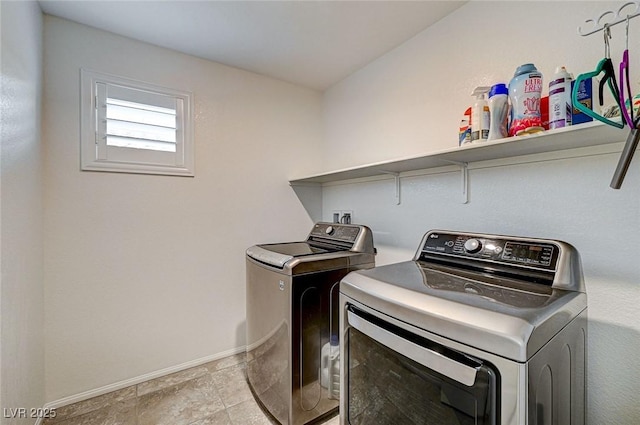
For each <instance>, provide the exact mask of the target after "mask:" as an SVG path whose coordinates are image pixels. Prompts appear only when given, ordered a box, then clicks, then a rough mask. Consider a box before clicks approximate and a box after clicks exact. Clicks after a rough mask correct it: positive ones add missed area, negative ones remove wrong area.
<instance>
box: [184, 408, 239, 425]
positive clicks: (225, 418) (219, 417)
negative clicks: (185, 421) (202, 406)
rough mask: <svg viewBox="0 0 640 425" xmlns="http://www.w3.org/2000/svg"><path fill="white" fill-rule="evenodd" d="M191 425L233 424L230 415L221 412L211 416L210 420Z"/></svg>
mask: <svg viewBox="0 0 640 425" xmlns="http://www.w3.org/2000/svg"><path fill="white" fill-rule="evenodd" d="M189 425H232V423H231V419H230V418H229V415H228V414H227V411H226V410H221V411H220V412H218V413H216V414H214V415H212V416H209V417H208V418H205V419H201V420H199V421H197V422H193V423H191V424H189Z"/></svg>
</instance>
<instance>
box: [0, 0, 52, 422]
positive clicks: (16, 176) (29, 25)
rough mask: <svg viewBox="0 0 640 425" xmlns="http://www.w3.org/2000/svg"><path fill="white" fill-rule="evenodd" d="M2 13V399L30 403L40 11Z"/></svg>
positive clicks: (38, 299)
mask: <svg viewBox="0 0 640 425" xmlns="http://www.w3.org/2000/svg"><path fill="white" fill-rule="evenodd" d="M0 15H1V25H0V27H1V33H2V35H1V40H2V42H1V43H2V44H1V53H0V54H1V57H2V64H1V68H0V78H1V79H2V80H1V82H2V90H1V92H2V94H1V95H0V98H1V99H2V102H0V105H1V106H0V108H1V109H0V117H1V121H0V127H1V134H0V138H1V146H0V158H1V161H0V182H1V184H0V193H1V194H2V202H1V208H0V254H1V257H0V258H1V274H0V289H1V291H0V313H1V314H2V316H1V319H0V323H1V328H0V333H1V338H0V341H1V342H0V344H1V348H0V383H1V384H0V406H1V407H2V408H3V409H19V408H26V409H29V408H37V407H41V406H42V404H43V402H44V348H43V339H44V338H43V308H44V305H43V287H42V284H43V268H42V189H41V187H42V186H41V183H42V172H41V162H42V158H41V133H40V100H41V92H42V84H41V81H42V14H41V12H40V7H39V6H38V4H37V3H35V2H5V1H3V2H1V3H0ZM27 412H28V411H27ZM5 416H11V415H10V414H7V413H5V411H4V410H3V414H2V417H3V418H2V419H1V420H0V421H1V422H2V423H3V424H5V423H6V424H33V419H29V418H12V419H11V418H5Z"/></svg>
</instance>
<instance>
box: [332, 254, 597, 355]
mask: <svg viewBox="0 0 640 425" xmlns="http://www.w3.org/2000/svg"><path fill="white" fill-rule="evenodd" d="M496 279H498V280H499V281H498V280H496ZM340 292H342V293H343V294H344V295H347V296H348V297H350V298H352V299H354V300H356V301H359V302H361V303H363V304H365V305H367V306H369V307H371V308H374V309H376V310H378V311H380V312H382V313H385V314H387V315H389V316H393V317H394V318H397V319H399V320H402V321H405V322H407V323H409V324H411V325H413V326H416V327H419V328H421V329H424V330H427V331H429V332H432V333H436V334H438V335H440V336H443V337H445V338H449V339H452V340H455V341H458V342H460V343H463V344H467V345H469V346H472V347H475V348H478V349H481V350H484V351H486V352H490V353H494V354H497V355H500V356H503V357H506V358H509V359H513V360H515V361H520V362H525V361H527V360H528V359H529V358H530V357H531V356H532V355H533V354H535V353H536V352H537V351H538V350H539V349H540V348H542V347H543V346H544V345H545V344H546V343H547V342H548V341H549V340H550V339H551V338H552V337H553V336H554V335H555V334H557V333H558V332H559V331H560V330H561V329H562V328H563V327H564V326H566V324H568V323H569V322H570V321H571V320H573V318H575V317H576V316H577V315H578V314H579V313H580V312H581V311H583V310H584V309H585V308H586V294H584V293H582V292H576V291H567V290H564V289H557V288H552V287H548V286H542V285H530V286H527V285H526V284H523V283H522V282H517V281H513V282H512V281H509V279H504V278H496V277H493V276H486V275H482V274H481V273H474V272H470V271H468V270H467V271H465V270H456V269H455V268H452V267H445V266H440V265H435V264H434V265H431V264H427V263H424V262H419V261H407V262H403V263H398V264H391V265H388V266H381V267H376V268H374V269H370V270H361V271H357V272H352V273H350V274H348V275H347V276H345V277H344V279H343V280H342V283H341V285H340Z"/></svg>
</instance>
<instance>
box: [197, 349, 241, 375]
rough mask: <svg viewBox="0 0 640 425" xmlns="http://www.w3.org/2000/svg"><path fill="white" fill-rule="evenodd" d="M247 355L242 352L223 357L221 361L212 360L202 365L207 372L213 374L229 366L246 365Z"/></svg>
mask: <svg viewBox="0 0 640 425" xmlns="http://www.w3.org/2000/svg"><path fill="white" fill-rule="evenodd" d="M246 361H247V355H246V353H244V352H242V353H239V354H234V355H233V356H228V357H224V358H222V359H218V360H214V361H212V362H209V363H206V364H204V366H206V367H207V368H208V369H209V371H211V372H215V371H218V370H221V369H226V368H228V367H231V366H235V365H238V364H241V363H246Z"/></svg>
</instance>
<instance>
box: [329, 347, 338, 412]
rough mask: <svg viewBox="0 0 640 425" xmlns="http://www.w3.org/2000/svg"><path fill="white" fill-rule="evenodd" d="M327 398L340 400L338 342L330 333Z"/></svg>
mask: <svg viewBox="0 0 640 425" xmlns="http://www.w3.org/2000/svg"><path fill="white" fill-rule="evenodd" d="M329 398H331V399H334V400H340V342H339V340H338V335H331V341H330V346H329Z"/></svg>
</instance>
